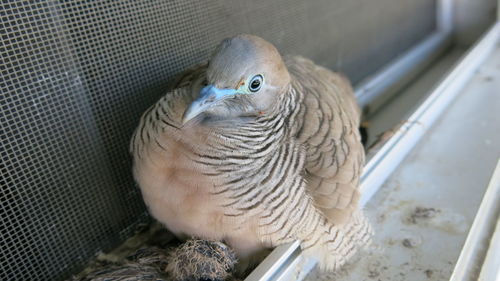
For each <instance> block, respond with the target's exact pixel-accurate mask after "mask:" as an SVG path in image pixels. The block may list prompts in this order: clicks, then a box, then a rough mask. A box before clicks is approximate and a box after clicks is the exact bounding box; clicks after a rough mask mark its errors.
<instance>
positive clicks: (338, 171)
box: [287, 57, 364, 223]
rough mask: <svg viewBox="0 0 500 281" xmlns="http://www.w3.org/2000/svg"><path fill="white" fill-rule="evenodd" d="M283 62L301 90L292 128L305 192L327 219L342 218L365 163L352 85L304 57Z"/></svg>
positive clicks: (354, 197)
mask: <svg viewBox="0 0 500 281" xmlns="http://www.w3.org/2000/svg"><path fill="white" fill-rule="evenodd" d="M287 66H288V69H289V71H290V73H291V75H292V76H293V81H292V83H293V87H294V89H295V90H296V91H298V92H300V93H302V95H299V96H301V98H302V100H301V101H300V104H299V106H300V109H299V112H298V116H297V122H296V124H295V128H294V130H296V131H295V134H296V136H297V138H298V139H299V141H300V142H301V143H302V144H303V145H304V147H305V150H306V154H307V156H306V164H305V169H306V174H305V178H306V180H307V191H308V192H309V193H310V194H311V195H312V197H313V199H314V205H315V206H316V207H318V208H319V209H321V211H322V212H323V213H324V214H325V215H326V216H327V218H328V219H329V220H331V221H332V222H334V223H343V222H345V221H346V220H347V219H349V218H350V216H351V214H352V212H353V211H354V210H355V209H356V208H357V203H358V201H359V191H358V184H359V176H360V174H361V170H362V167H363V164H364V149H363V146H362V144H361V141H360V134H359V130H358V126H359V121H360V110H359V107H358V105H357V103H356V99H355V97H354V93H353V90H352V87H351V85H350V83H349V81H348V80H347V79H346V78H345V77H343V76H342V75H340V74H336V73H333V72H331V71H329V70H327V69H325V68H322V67H320V66H317V65H315V64H314V63H313V62H311V61H310V60H307V59H304V58H300V57H293V58H289V59H287Z"/></svg>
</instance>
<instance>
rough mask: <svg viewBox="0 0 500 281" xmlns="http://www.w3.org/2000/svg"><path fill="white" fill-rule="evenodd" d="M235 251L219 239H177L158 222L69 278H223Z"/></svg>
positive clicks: (101, 280) (103, 280)
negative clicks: (181, 240)
mask: <svg viewBox="0 0 500 281" xmlns="http://www.w3.org/2000/svg"><path fill="white" fill-rule="evenodd" d="M236 263H237V259H236V255H235V254H234V252H233V251H232V249H231V248H230V247H228V246H227V245H225V244H224V243H222V242H217V241H208V240H202V239H191V240H188V241H186V242H184V243H182V242H180V241H179V240H177V239H176V238H175V237H174V236H173V235H172V234H170V232H168V231H167V230H166V229H164V228H161V227H160V226H159V225H153V226H150V227H146V228H145V229H143V230H142V231H140V233H138V234H137V235H135V236H134V237H132V238H130V239H129V240H127V241H126V242H125V243H124V244H123V245H121V246H120V247H118V248H117V249H115V250H113V251H112V252H111V253H108V254H103V253H101V254H99V255H98V256H97V257H96V258H95V259H94V260H92V261H91V262H90V263H89V265H88V267H87V268H86V269H85V270H84V271H82V272H81V273H80V274H78V275H77V276H74V277H72V278H71V279H70V280H72V281H118V280H120V281H139V280H145V281H224V280H232V281H236V280H239V279H237V278H236V277H235V276H234V269H235V265H236Z"/></svg>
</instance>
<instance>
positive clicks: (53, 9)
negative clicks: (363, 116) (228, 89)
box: [0, 0, 436, 280]
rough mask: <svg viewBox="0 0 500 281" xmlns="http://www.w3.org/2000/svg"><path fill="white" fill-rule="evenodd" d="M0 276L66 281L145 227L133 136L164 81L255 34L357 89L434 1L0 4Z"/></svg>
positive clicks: (429, 14) (430, 20) (409, 36)
mask: <svg viewBox="0 0 500 281" xmlns="http://www.w3.org/2000/svg"><path fill="white" fill-rule="evenodd" d="M0 7H1V10H0V12H1V14H0V16H1V21H0V36H1V45H0V52H1V55H2V56H1V63H0V71H1V76H0V89H1V92H0V139H1V143H0V153H1V162H0V187H1V191H0V216H1V221H0V232H1V233H0V249H1V255H0V280H51V279H54V280H61V279H64V278H66V277H68V276H69V275H70V274H72V273H74V272H75V271H78V270H79V269H81V268H82V266H83V265H84V264H85V262H86V261H87V260H88V259H89V258H90V257H91V256H93V255H94V254H95V253H96V252H98V251H100V250H104V251H105V250H109V249H110V248H112V247H114V246H116V245H117V244H118V243H120V242H121V241H123V239H124V238H126V237H127V235H129V234H130V232H131V230H132V229H133V228H134V225H136V224H137V223H138V222H141V221H144V220H146V219H147V214H146V210H145V207H144V205H143V203H142V201H141V199H140V194H139V192H138V189H137V188H136V187H135V185H134V183H133V179H132V177H131V173H130V162H131V161H130V157H129V155H128V151H127V150H128V141H129V138H130V136H131V134H132V132H133V129H134V127H135V126H136V124H137V122H138V119H139V117H140V114H141V113H142V112H143V111H144V110H145V109H146V108H147V107H148V106H149V105H150V104H152V103H153V102H154V101H155V100H156V99H157V98H158V97H159V96H160V95H161V94H162V93H163V91H164V89H165V84H166V82H167V81H168V79H169V78H171V77H172V76H173V75H174V74H175V73H177V72H179V71H181V70H182V69H183V68H185V67H188V66H190V65H193V64H195V63H198V62H200V61H202V60H204V59H206V58H207V56H208V55H209V54H210V52H211V51H212V50H213V48H214V46H215V45H216V44H217V43H218V42H219V41H220V40H221V39H223V38H224V37H227V36H231V35H234V34H237V33H252V34H257V35H260V36H262V37H264V38H265V39H267V40H269V41H271V42H272V43H274V44H275V45H276V46H277V47H278V49H280V50H281V52H282V53H289V54H300V55H303V56H305V57H309V58H311V59H313V60H315V61H316V62H318V63H319V64H322V65H325V66H327V67H329V68H332V69H336V70H341V71H344V72H346V73H347V74H348V76H350V77H351V79H352V80H353V81H359V80H360V79H361V78H363V77H365V76H367V75H369V74H370V73H373V72H374V71H375V70H376V69H378V68H380V67H381V66H382V65H383V64H384V63H386V62H388V61H389V60H390V59H392V58H394V57H396V56H397V55H398V54H400V53H401V52H403V51H405V50H407V49H408V48H409V47H410V46H412V45H413V44H415V43H416V42H417V41H419V40H421V39H422V38H423V37H425V36H426V35H428V34H429V33H430V32H432V31H433V30H434V28H435V21H434V18H435V10H436V8H435V0H404V1H401V0H332V1H326V0H321V1H307V0H271V1H270V0H265V1H264V0H259V1H243V0H220V1H180V0H179V1H145V0H141V1H138V0H135V1H132V0H131V1H2V3H1V4H0Z"/></svg>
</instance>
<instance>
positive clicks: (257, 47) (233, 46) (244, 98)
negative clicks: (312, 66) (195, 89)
mask: <svg viewBox="0 0 500 281" xmlns="http://www.w3.org/2000/svg"><path fill="white" fill-rule="evenodd" d="M206 82H207V84H206V85H205V86H204V87H202V88H201V90H200V92H199V95H198V98H197V99H196V100H195V101H193V102H192V103H191V105H190V106H189V107H188V109H187V110H186V112H185V113H184V118H183V122H184V123H186V122H187V121H189V120H191V119H193V118H195V117H197V116H200V115H203V116H208V117H212V118H215V119H231V118H235V117H251V116H258V115H262V114H266V112H268V111H269V110H271V109H272V108H273V107H274V106H275V104H276V102H277V101H278V98H279V96H280V95H281V94H283V92H284V91H285V89H286V87H287V86H288V85H289V83H290V74H289V73H288V70H287V68H286V66H285V63H284V62H283V59H282V58H281V56H280V54H279V53H278V50H276V48H275V47H274V46H273V45H272V44H271V43H269V42H267V41H265V40H264V39H262V38H259V37H257V36H252V35H238V36H235V37H232V38H228V39H225V40H223V41H222V43H221V44H220V45H219V46H218V47H217V49H216V50H215V52H214V54H213V56H212V58H211V59H210V61H209V64H208V68H207V77H206Z"/></svg>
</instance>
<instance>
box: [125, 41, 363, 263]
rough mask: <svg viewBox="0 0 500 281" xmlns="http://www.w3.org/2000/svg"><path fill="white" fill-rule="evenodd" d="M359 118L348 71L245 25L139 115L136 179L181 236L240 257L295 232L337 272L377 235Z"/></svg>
mask: <svg viewBox="0 0 500 281" xmlns="http://www.w3.org/2000/svg"><path fill="white" fill-rule="evenodd" d="M359 122H360V110H359V108H358V105H357V104H356V100H355V97H354V95H353V90H352V87H351V85H350V83H349V81H348V80H347V79H346V78H344V77H343V76H341V75H339V74H336V73H333V72H331V71H329V70H327V69H325V68H323V67H320V66H317V65H315V64H314V63H313V62H311V61H310V60H307V59H304V58H301V57H286V58H284V59H283V58H282V57H281V55H280V54H279V52H278V51H277V50H276V48H275V47H274V46H273V45H272V44H270V43H269V42H267V41H265V40H263V39H261V38H259V37H256V36H252V35H238V36H235V37H232V38H229V39H225V40H223V41H222V43H221V44H220V45H219V46H218V47H217V48H216V50H215V52H214V54H213V55H212V57H211V59H210V60H209V62H208V63H207V64H202V65H200V66H198V67H195V68H192V69H190V70H188V71H186V72H185V73H183V75H181V76H180V77H179V78H178V79H177V80H176V81H175V83H174V85H173V87H172V89H171V90H170V91H169V92H168V93H167V94H166V95H165V96H163V97H162V98H161V99H160V100H159V101H158V102H157V103H156V104H155V105H153V106H151V107H150V108H149V109H148V110H147V111H146V112H145V113H144V115H143V116H142V118H141V120H140V124H139V126H138V128H137V129H136V131H135V134H134V136H133V138H132V141H131V145H130V150H131V153H132V155H133V158H134V167H133V172H134V177H135V179H136V181H137V183H138V184H139V186H140V188H141V191H142V195H143V199H144V201H145V203H146V204H147V206H148V208H149V211H150V213H151V214H152V215H153V216H154V217H155V218H156V219H158V220H159V221H160V222H162V223H163V224H165V226H167V228H169V229H170V230H171V231H172V232H173V233H174V234H176V235H178V236H181V237H182V236H191V237H199V238H202V239H208V240H214V241H225V242H226V243H227V244H228V245H229V246H231V247H232V248H233V249H234V250H235V252H236V254H237V256H238V258H240V259H245V258H249V257H252V256H254V255H256V254H258V253H259V252H261V251H262V250H263V249H267V248H271V247H275V246H277V245H280V244H283V243H287V242H291V241H294V240H300V241H301V247H302V249H303V252H304V254H305V255H306V256H309V257H312V258H315V259H317V260H318V261H319V265H320V268H321V269H323V270H328V271H333V270H336V269H337V268H338V267H340V266H341V265H343V264H344V263H345V262H346V261H347V260H348V259H349V258H350V257H351V256H352V255H353V254H354V253H355V252H356V250H357V249H358V248H359V247H360V246H361V245H364V244H365V243H367V241H368V240H369V237H370V227H369V224H368V223H367V221H366V220H365V218H364V216H363V214H362V212H361V211H360V209H359V207H358V200H359V197H360V194H359V190H358V185H359V177H360V174H361V170H362V167H363V164H364V150H363V145H362V144H361V141H360V135H359V131H358V127H359Z"/></svg>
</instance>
